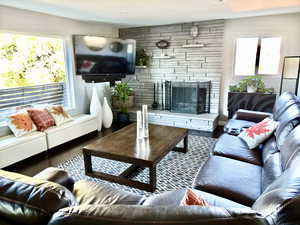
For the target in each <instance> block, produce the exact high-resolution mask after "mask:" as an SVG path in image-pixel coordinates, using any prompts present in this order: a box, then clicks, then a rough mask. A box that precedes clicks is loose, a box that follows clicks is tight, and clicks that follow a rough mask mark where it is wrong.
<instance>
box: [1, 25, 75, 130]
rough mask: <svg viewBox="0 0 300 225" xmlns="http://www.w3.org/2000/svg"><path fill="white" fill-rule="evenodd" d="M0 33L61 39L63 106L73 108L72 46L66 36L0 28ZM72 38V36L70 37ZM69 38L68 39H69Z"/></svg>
mask: <svg viewBox="0 0 300 225" xmlns="http://www.w3.org/2000/svg"><path fill="white" fill-rule="evenodd" d="M0 33H10V34H18V35H27V36H36V37H45V38H57V39H61V40H62V41H63V50H64V58H65V72H66V76H65V85H66V88H65V90H67V92H68V93H67V96H68V100H67V102H68V103H69V104H68V106H66V107H65V109H66V110H67V111H71V110H74V109H75V108H76V104H75V103H76V101H75V92H74V74H75V73H74V66H73V65H74V63H73V47H72V43H69V41H68V38H67V37H66V36H63V35H51V34H41V33H33V32H28V33H27V32H16V31H11V30H0ZM71 39H72V38H71ZM71 39H70V40H71ZM6 126H7V122H4V121H2V122H0V128H1V127H6Z"/></svg>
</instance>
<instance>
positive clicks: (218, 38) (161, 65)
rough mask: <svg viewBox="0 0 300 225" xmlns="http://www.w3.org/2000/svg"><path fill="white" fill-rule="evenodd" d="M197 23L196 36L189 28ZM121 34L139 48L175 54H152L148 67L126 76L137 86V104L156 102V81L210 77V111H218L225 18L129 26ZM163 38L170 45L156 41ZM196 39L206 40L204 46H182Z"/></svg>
mask: <svg viewBox="0 0 300 225" xmlns="http://www.w3.org/2000/svg"><path fill="white" fill-rule="evenodd" d="M194 25H196V26H198V28H199V35H198V37H196V38H193V37H192V36H191V35H190V29H191V27H192V26H194ZM119 36H120V37H121V38H132V39H135V40H137V48H144V49H146V51H147V53H148V54H149V55H151V56H154V57H155V56H160V55H161V54H165V53H166V54H168V55H172V56H174V57H173V58H171V59H154V58H152V59H151V64H150V66H149V67H147V68H137V70H136V74H135V75H132V76H127V78H126V80H127V81H128V82H129V85H130V86H131V87H132V88H133V89H134V90H135V93H136V103H137V104H145V103H146V104H149V105H151V104H152V103H153V82H161V81H165V80H170V81H186V82H188V81H211V82H212V89H211V105H210V112H211V113H218V112H219V98H220V82H221V77H222V73H223V58H222V57H223V42H224V41H223V36H224V20H212V21H201V22H193V23H183V24H173V25H164V26H149V27H136V28H126V29H120V30H119ZM160 40H167V41H169V42H170V46H169V48H168V49H159V48H157V47H156V45H155V43H156V42H158V41H160ZM194 43H203V44H204V47H201V48H183V47H182V46H183V45H186V44H194ZM160 97H161V96H160Z"/></svg>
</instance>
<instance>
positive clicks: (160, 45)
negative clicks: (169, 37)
mask: <svg viewBox="0 0 300 225" xmlns="http://www.w3.org/2000/svg"><path fill="white" fill-rule="evenodd" d="M155 45H156V47H158V48H160V49H166V48H168V47H169V46H170V42H168V41H166V40H160V41H158V42H156V43H155Z"/></svg>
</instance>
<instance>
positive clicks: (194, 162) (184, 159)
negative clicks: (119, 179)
mask: <svg viewBox="0 0 300 225" xmlns="http://www.w3.org/2000/svg"><path fill="white" fill-rule="evenodd" d="M215 141H216V139H214V138H209V137H203V136H195V135H189V137H188V152H187V153H180V152H175V151H171V152H169V153H168V154H167V155H166V156H165V157H164V158H163V159H162V160H161V161H160V162H159V163H158V165H157V168H156V173H157V185H156V191H155V192H154V193H161V192H164V191H169V190H175V189H180V188H186V187H191V185H192V182H193V179H194V177H195V175H196V173H197V171H198V170H199V168H201V167H202V165H203V163H204V162H205V161H206V160H207V158H208V156H209V150H210V149H211V146H212V145H213V144H214V143H215ZM182 144H183V143H179V146H182ZM92 165H93V170H96V171H101V172H106V173H109V174H114V175H118V174H120V173H121V172H122V171H124V170H125V169H126V168H127V167H129V166H130V164H127V163H122V162H117V161H113V160H107V159H101V158H97V157H92ZM58 167H59V168H62V169H64V170H66V171H68V173H69V174H70V175H71V176H72V177H73V178H74V179H75V180H76V181H78V180H82V179H84V180H90V181H93V182H96V183H104V184H109V185H111V186H113V187H116V188H119V189H122V190H126V191H131V192H134V193H138V194H143V195H150V194H151V193H149V192H146V191H143V190H139V189H135V188H131V187H128V186H125V185H120V184H116V183H112V182H108V181H104V180H101V179H97V178H92V177H89V176H86V175H85V171H84V163H83V156H82V153H78V154H77V155H75V157H73V158H72V159H69V160H67V161H65V162H63V163H61V164H59V165H58ZM148 174H149V171H148V169H143V170H141V171H139V172H138V173H136V174H134V175H133V177H132V178H131V179H133V180H138V181H141V182H148V179H149V176H148Z"/></svg>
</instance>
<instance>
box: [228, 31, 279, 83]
mask: <svg viewBox="0 0 300 225" xmlns="http://www.w3.org/2000/svg"><path fill="white" fill-rule="evenodd" d="M239 38H258V45H261V39H264V38H280V39H281V42H280V53H279V54H280V57H279V58H280V60H279V63H278V69H277V71H278V73H277V74H266V73H263V74H260V73H259V65H258V67H256V66H255V74H254V76H257V75H259V76H263V75H266V76H276V75H280V67H281V65H282V59H281V58H282V55H283V52H282V49H283V37H282V36H280V35H249V36H240V37H237V38H236V39H235V40H234V58H233V74H234V76H241V77H246V76H252V75H240V74H235V65H236V50H237V44H236V43H237V42H236V41H237V39H239ZM258 60H259V59H258Z"/></svg>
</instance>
